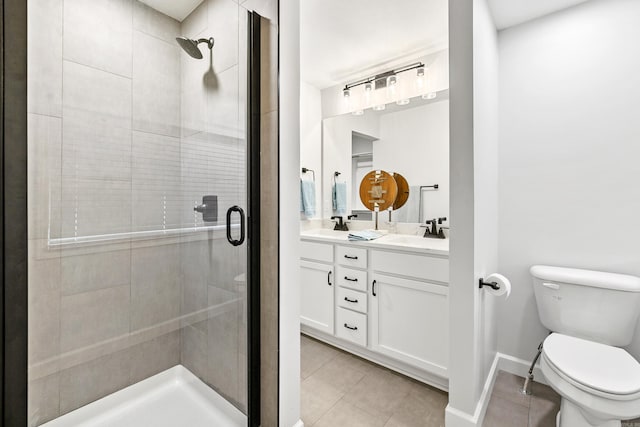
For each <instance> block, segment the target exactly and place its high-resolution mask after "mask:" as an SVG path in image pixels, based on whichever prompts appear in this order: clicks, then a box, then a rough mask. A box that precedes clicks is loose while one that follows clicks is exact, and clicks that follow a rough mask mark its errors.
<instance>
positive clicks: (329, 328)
mask: <svg viewBox="0 0 640 427" xmlns="http://www.w3.org/2000/svg"><path fill="white" fill-rule="evenodd" d="M300 255H301V258H302V259H301V261H300V323H301V324H303V325H307V326H310V327H312V328H315V329H317V330H319V331H322V332H325V333H327V334H333V319H334V307H333V305H334V292H335V291H334V289H335V274H334V273H335V269H334V267H333V245H327V244H324V243H315V242H302V243H301V252H300ZM305 258H306V259H305Z"/></svg>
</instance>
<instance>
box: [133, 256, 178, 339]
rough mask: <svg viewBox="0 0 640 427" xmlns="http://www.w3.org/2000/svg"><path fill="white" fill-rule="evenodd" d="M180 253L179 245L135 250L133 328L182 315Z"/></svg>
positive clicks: (147, 325) (144, 326)
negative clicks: (180, 302)
mask: <svg viewBox="0 0 640 427" xmlns="http://www.w3.org/2000/svg"><path fill="white" fill-rule="evenodd" d="M179 277H180V255H179V247H178V246H176V245H162V246H155V247H149V248H142V249H134V250H132V251H131V330H132V331H135V330H138V329H142V328H147V327H150V326H153V325H156V324H158V323H161V322H164V321H167V320H170V319H174V318H177V317H178V316H179V315H180V304H179V301H180V283H179V281H178V279H179Z"/></svg>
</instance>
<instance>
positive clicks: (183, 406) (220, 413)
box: [41, 365, 247, 427]
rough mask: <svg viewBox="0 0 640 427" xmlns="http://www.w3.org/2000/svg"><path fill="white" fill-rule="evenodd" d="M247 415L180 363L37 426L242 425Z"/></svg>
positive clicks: (234, 426) (244, 423)
mask: <svg viewBox="0 0 640 427" xmlns="http://www.w3.org/2000/svg"><path fill="white" fill-rule="evenodd" d="M246 425H247V417H246V416H245V415H244V414H243V413H242V412H240V410H238V409H237V408H236V407H235V406H233V405H232V404H231V403H229V402H228V401H227V400H225V399H224V398H223V397H222V396H220V395H219V394H218V393H216V392H215V391H214V390H213V389H211V388H210V387H209V386H207V385H206V384H205V383H204V382H202V381H201V380H200V379H199V378H198V377H196V376H195V375H193V374H192V373H191V372H190V371H189V370H188V369H186V368H185V367H184V366H182V365H177V366H174V367H173V368H170V369H167V370H166V371H164V372H161V373H159V374H157V375H154V376H153V377H150V378H147V379H145V380H143V381H140V382H139V383H136V384H133V385H131V386H129V387H127V388H124V389H122V390H120V391H117V392H115V393H113V394H110V395H108V396H106V397H103V398H102V399H100V400H96V401H95V402H92V403H90V404H88V405H86V406H83V407H81V408H78V409H76V410H75V411H72V412H69V413H68V414H65V415H63V416H61V417H59V418H56V419H55V420H53V421H49V422H48V423H46V424H43V425H42V426H41V427H71V426H73V427H107V426H108V427H134V426H135V427H141V426H153V427H175V426H189V427H212V426H215V427H245V426H246Z"/></svg>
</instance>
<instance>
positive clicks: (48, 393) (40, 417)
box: [28, 373, 60, 427]
mask: <svg viewBox="0 0 640 427" xmlns="http://www.w3.org/2000/svg"><path fill="white" fill-rule="evenodd" d="M59 389H60V375H59V374H58V373H55V374H53V375H49V376H47V377H44V378H40V379H37V380H35V381H29V386H28V394H29V409H28V410H29V420H28V423H29V424H28V425H29V427H36V426H39V425H41V424H44V423H46V422H47V421H51V420H52V419H54V418H57V417H58V416H59V414H60V391H59Z"/></svg>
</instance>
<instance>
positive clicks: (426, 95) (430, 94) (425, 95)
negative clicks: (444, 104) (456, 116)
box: [422, 92, 438, 99]
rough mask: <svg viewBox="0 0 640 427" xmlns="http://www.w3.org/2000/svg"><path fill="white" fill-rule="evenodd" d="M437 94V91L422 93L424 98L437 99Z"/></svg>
mask: <svg viewBox="0 0 640 427" xmlns="http://www.w3.org/2000/svg"><path fill="white" fill-rule="evenodd" d="M437 96H438V94H437V93H435V92H429V93H426V94H424V95H422V99H435V98H436V97H437Z"/></svg>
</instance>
